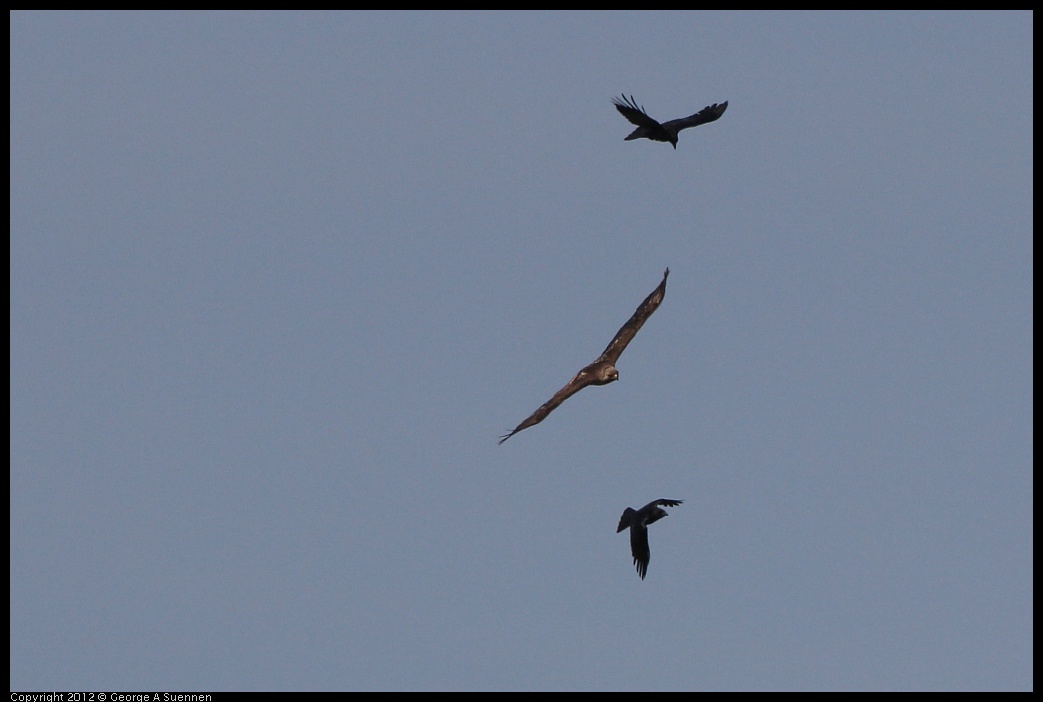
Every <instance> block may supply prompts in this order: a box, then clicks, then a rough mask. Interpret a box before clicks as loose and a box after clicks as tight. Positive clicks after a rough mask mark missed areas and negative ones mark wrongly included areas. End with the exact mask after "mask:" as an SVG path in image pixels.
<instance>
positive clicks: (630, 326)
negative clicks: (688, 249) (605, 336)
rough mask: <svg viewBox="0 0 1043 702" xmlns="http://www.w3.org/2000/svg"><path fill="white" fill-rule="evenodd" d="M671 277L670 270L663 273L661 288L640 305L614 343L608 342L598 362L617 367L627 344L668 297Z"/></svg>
mask: <svg viewBox="0 0 1043 702" xmlns="http://www.w3.org/2000/svg"><path fill="white" fill-rule="evenodd" d="M669 275H670V269H669V268H667V269H666V270H665V271H664V272H663V282H661V283H659V286H658V287H656V289H655V290H653V291H652V292H651V293H650V294H649V296H648V297H646V298H645V299H644V301H643V302H642V303H641V304H640V305H638V307H637V309H636V310H634V314H633V315H632V316H631V317H630V319H628V320H627V323H626V324H624V325H623V326H622V327H620V329H619V331H617V332H616V336H615V338H614V339H612V341H610V342H608V346H606V347H605V350H604V351H602V352H601V355H600V356H598V361H608V362H609V363H611V364H612V365H616V361H618V360H619V355H620V354H621V353H623V349H625V348H626V347H627V344H629V343H630V341H631V340H632V339H633V338H634V336H635V335H636V334H637V332H638V330H639V329H640V328H641V325H643V324H644V323H645V320H647V319H648V318H649V317H651V316H652V313H653V312H655V311H656V309H658V307H659V305H660V303H662V301H663V298H664V297H666V278H667V276H669Z"/></svg>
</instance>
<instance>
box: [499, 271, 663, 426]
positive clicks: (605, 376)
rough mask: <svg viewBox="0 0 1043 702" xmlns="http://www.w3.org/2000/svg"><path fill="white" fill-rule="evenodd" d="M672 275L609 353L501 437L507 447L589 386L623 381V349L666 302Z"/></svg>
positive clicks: (619, 335)
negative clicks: (619, 368) (620, 363)
mask: <svg viewBox="0 0 1043 702" xmlns="http://www.w3.org/2000/svg"><path fill="white" fill-rule="evenodd" d="M668 275H670V269H669V268H667V269H666V272H664V273H663V282H661V283H660V284H659V287H657V288H656V289H655V290H653V291H652V294H650V295H649V296H648V297H646V298H645V300H644V302H642V303H641V305H640V306H639V307H638V308H637V310H636V311H635V312H634V315H633V316H632V317H631V318H630V319H629V320H628V321H627V323H626V324H624V325H623V327H622V328H621V329H620V330H619V331H618V332H616V337H615V338H614V339H612V341H610V342H609V344H608V346H606V347H605V350H604V351H602V352H601V355H600V356H598V358H597V360H596V361H594V362H593V363H591V364H590V365H588V366H586V367H585V368H583V370H581V371H580V372H579V373H577V374H576V377H574V378H573V379H572V380H570V381H569V382H568V384H567V385H566V386H565V387H563V388H562V389H561V390H558V391H557V392H556V393H554V397H552V398H550V399H549V400H547V401H546V402H544V403H543V404H542V405H541V406H540V408H539V409H538V410H536V411H535V412H533V413H532V414H531V415H529V417H528V418H527V419H526V420H525V421H524V422H522V423H521V424H519V425H518V426H516V427H515V428H514V429H512V430H511V431H510V432H508V433H507V434H504V435H503V436H501V437H500V442H499V443H501V444H502V443H503V442H504V441H507V439H509V438H511V437H512V436H514V435H515V434H517V433H518V432H520V431H521V430H522V429H528V428H529V427H531V426H532V425H533V424H539V423H540V422H542V421H543V420H544V419H545V418H546V417H547V415H548V414H550V413H551V412H553V411H554V409H555V408H556V407H557V406H558V405H560V404H561V403H562V402H564V401H565V400H567V399H568V398H570V397H572V396H573V395H575V394H576V393H577V392H579V391H580V390H582V389H583V388H585V387H587V386H588V385H606V384H608V383H611V382H612V381H613V380H619V371H617V370H616V361H618V360H619V354H621V353H623V349H625V348H626V347H627V344H629V343H630V340H631V339H633V338H634V335H635V334H637V330H638V329H640V328H641V325H642V324H644V323H645V320H646V319H648V318H649V317H651V316H652V313H653V312H655V311H656V308H657V307H659V303H661V302H662V301H663V297H664V296H665V295H666V277H667V276H668Z"/></svg>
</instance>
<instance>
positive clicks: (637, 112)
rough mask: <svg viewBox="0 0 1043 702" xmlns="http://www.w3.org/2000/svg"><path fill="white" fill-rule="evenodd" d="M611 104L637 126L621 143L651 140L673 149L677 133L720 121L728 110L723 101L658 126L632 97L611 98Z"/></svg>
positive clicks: (675, 145) (675, 144) (675, 146)
mask: <svg viewBox="0 0 1043 702" xmlns="http://www.w3.org/2000/svg"><path fill="white" fill-rule="evenodd" d="M612 104H613V105H615V106H616V109H617V110H619V114H621V115H623V116H624V117H626V118H627V121H628V122H630V123H631V124H636V125H637V129H635V130H634V131H632V132H630V136H628V137H626V138H624V139H623V141H630V140H631V139H641V138H644V139H651V140H652V141H669V142H670V143H671V144H673V145H674V148H675V149H676V148H677V133H678V132H679V131H681V130H682V129H688V128H689V127H698V126H699V125H700V124H706V123H707V122H713V121H714V120H717V119H720V118H721V115H723V114H724V111H725V110H727V109H728V101H727V100H725V101H724V102H722V103H721V104H720V105H718V104H717V103H714V104H712V105H709V106H708V107H704V108H703V109H701V110H699V111H698V112H696V113H695V114H694V115H692V116H691V117H682V118H681V119H672V120H670V121H669V122H663V123H662V124H660V123H659V122H656V121H655V120H654V119H652V118H651V117H649V116H648V113H647V112H645V108H644V107H638V105H637V103H636V102H634V96H633V95H631V96H630V98H629V99H627V96H626V95H621V96H620V97H617V98H612Z"/></svg>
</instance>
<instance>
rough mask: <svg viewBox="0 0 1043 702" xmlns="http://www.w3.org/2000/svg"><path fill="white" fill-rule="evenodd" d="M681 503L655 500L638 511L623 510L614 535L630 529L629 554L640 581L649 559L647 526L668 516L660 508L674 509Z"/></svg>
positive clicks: (679, 501) (678, 501)
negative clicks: (632, 558)
mask: <svg viewBox="0 0 1043 702" xmlns="http://www.w3.org/2000/svg"><path fill="white" fill-rule="evenodd" d="M683 501H684V500H655V501H654V502H649V503H648V504H647V505H645V506H644V507H642V508H641V509H638V510H635V509H633V508H631V507H627V508H626V509H625V510H623V516H622V517H620V518H619V526H618V527H617V528H616V533H617V534H618V533H619V532H621V531H623V530H624V529H626V528H627V527H630V553H632V554H633V555H634V565H635V566H637V574H638V575H640V576H641V579H642V580H644V579H645V573H647V572H648V559H649V558H650V557H651V553H650V552H649V550H648V525H649V524H651V523H652V522H656V521H659V520H660V519H662V518H663V517H667V516H669V515H668V514H667V512H666V510H665V509H662V507H676V506H677V505H679V504H681V503H682V502H683Z"/></svg>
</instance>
